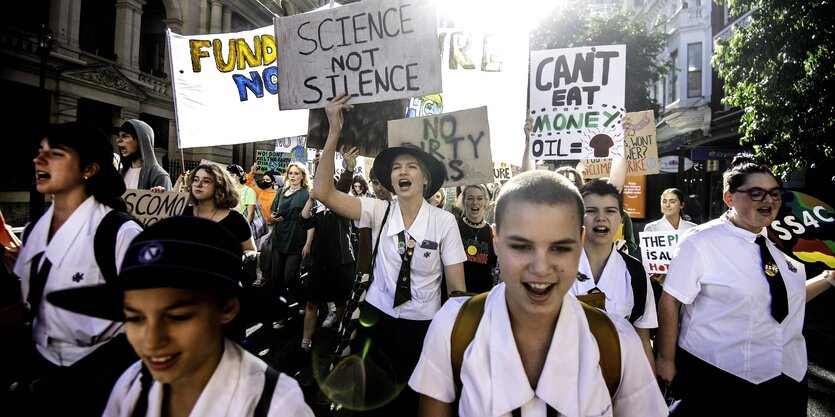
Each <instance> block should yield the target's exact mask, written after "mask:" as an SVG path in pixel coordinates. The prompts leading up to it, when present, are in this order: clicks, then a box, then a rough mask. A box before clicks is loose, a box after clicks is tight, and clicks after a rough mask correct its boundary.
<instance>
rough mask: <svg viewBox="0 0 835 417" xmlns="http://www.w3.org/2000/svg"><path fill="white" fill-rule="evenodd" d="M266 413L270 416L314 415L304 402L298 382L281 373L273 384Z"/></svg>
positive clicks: (308, 416)
mask: <svg viewBox="0 0 835 417" xmlns="http://www.w3.org/2000/svg"><path fill="white" fill-rule="evenodd" d="M268 415H269V416H271V417H280V416H294V417H295V416H298V417H314V414H313V410H311V409H310V407H308V406H307V403H305V402H304V394H303V393H302V390H301V388H300V387H299V383H298V382H297V381H296V380H295V379H293V378H291V377H289V376H287V375H285V374H281V375H280V376H279V378H278V382H277V383H276V384H275V391H273V399H272V401H271V402H270V412H269V413H268Z"/></svg>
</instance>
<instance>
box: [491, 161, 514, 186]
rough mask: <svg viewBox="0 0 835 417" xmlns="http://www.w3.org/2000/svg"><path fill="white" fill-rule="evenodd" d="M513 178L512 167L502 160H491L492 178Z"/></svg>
mask: <svg viewBox="0 0 835 417" xmlns="http://www.w3.org/2000/svg"><path fill="white" fill-rule="evenodd" d="M511 178H513V168H512V167H511V166H510V164H507V163H504V162H493V179H494V180H495V181H507V180H509V179H511Z"/></svg>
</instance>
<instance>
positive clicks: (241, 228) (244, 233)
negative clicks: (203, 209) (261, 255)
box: [183, 206, 252, 243]
mask: <svg viewBox="0 0 835 417" xmlns="http://www.w3.org/2000/svg"><path fill="white" fill-rule="evenodd" d="M183 216H194V206H188V207H186V208H185V210H183ZM217 224H219V225H221V226H223V227H224V228H225V229H226V230H228V231H229V233H232V236H235V240H236V241H238V242H239V243H243V242H246V241H247V240H249V238H251V237H252V230H251V229H250V228H249V223H247V222H246V219H245V218H244V216H243V215H242V214H241V213H239V212H238V211H236V210H234V209H232V210H229V214H228V215H227V216H226V217H224V218H222V219H220V221H219V222H217Z"/></svg>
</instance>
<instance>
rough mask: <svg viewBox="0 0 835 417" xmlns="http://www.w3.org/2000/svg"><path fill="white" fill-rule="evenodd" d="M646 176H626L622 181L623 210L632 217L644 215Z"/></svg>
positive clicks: (640, 217) (641, 217) (642, 216)
mask: <svg viewBox="0 0 835 417" xmlns="http://www.w3.org/2000/svg"><path fill="white" fill-rule="evenodd" d="M646 189H647V177H644V176H637V177H635V176H627V177H626V182H624V183H623V211H625V212H626V213H627V214H629V217H631V218H633V219H643V218H644V217H645V216H646V207H647V199H646Z"/></svg>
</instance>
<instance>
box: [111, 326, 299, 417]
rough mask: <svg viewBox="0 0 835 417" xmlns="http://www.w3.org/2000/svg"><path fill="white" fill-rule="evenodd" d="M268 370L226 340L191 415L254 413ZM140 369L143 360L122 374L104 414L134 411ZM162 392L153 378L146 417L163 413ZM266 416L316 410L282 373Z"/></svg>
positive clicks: (121, 416)
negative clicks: (215, 366) (218, 360)
mask: <svg viewBox="0 0 835 417" xmlns="http://www.w3.org/2000/svg"><path fill="white" fill-rule="evenodd" d="M266 369H267V364H266V362H264V361H262V360H261V359H259V358H257V357H256V356H254V355H252V354H251V353H249V352H247V351H245V350H244V349H243V348H241V347H240V346H239V345H238V344H236V343H234V342H232V341H230V340H228V339H226V340H225V341H224V348H223V356H222V357H221V359H220V363H218V365H217V368H216V369H215V372H214V373H213V374H212V377H211V378H210V379H209V382H208V383H207V384H206V387H205V388H203V392H202V393H201V394H200V397H199V398H198V399H197V402H196V403H195V404H194V408H192V410H191V413H190V414H189V415H190V416H195V417H197V416H200V417H220V416H229V417H243V416H252V415H253V413H254V412H255V407H256V406H257V405H258V400H260V399H261V393H262V392H263V390H264V382H265V378H264V374H265V372H266ZM141 371H142V361H139V362H136V363H135V364H133V365H132V366H131V367H130V368H128V369H127V370H126V371H125V372H124V373H123V374H122V376H121V377H119V380H118V381H116V385H114V386H113V390H112V391H111V392H110V399H109V400H108V401H107V407H106V408H105V410H104V415H105V416H108V417H129V416H131V415H132V414H133V410H134V408H135V407H136V403H137V401H138V399H139V395H140V392H141V391H142V384H141V381H140V380H141V377H142V372H141ZM163 391H164V389H163V384H162V383H160V382H158V381H154V382H153V385H152V386H151V389H150V390H149V391H148V410H147V412H146V413H145V415H146V416H147V417H159V416H162V415H163V413H162V403H163ZM267 415H268V416H293V417H297V416H298V417H313V411H312V410H311V409H310V407H308V406H307V404H305V402H304V394H303V393H302V390H301V388H299V384H298V382H296V380H295V379H293V378H290V377H289V376H287V375H285V374H283V373H282V374H280V375H279V377H278V382H277V383H276V385H275V390H274V391H273V397H272V401H271V402H270V410H269V412H268V413H267Z"/></svg>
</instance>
